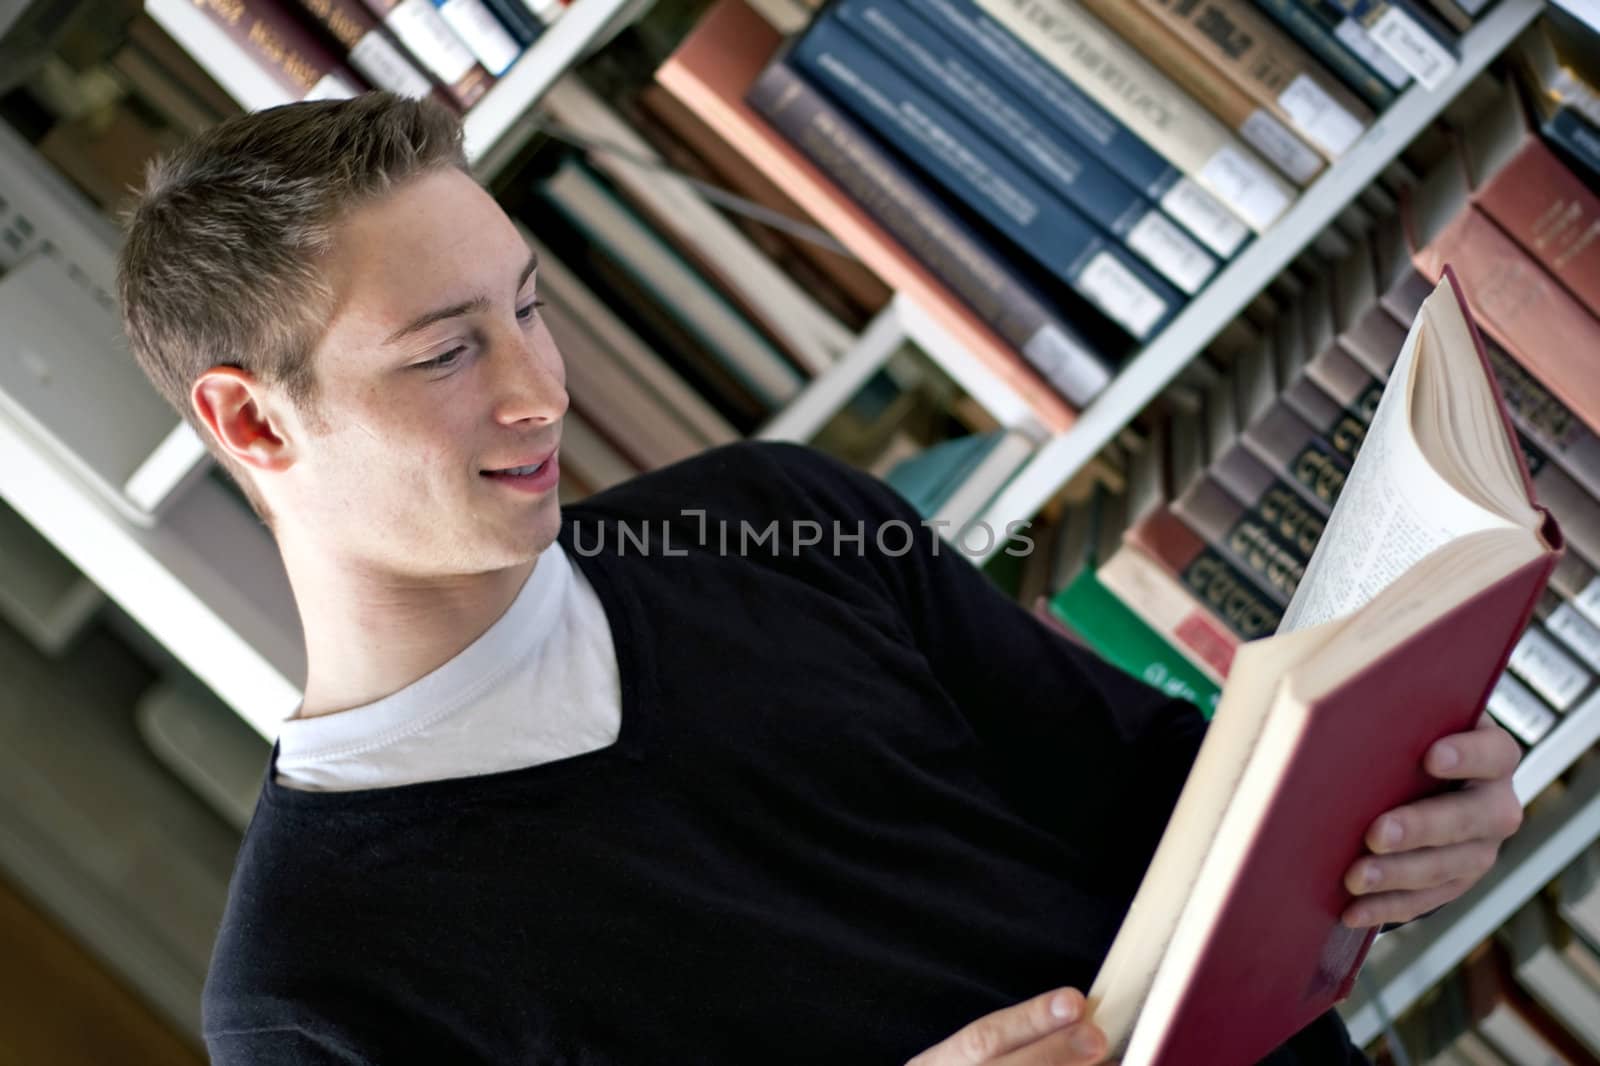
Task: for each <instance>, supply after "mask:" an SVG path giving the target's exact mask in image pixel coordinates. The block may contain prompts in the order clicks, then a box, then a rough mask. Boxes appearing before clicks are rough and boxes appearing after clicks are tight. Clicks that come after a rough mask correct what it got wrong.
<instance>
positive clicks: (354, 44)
mask: <svg viewBox="0 0 1600 1066" xmlns="http://www.w3.org/2000/svg"><path fill="white" fill-rule="evenodd" d="M300 6H301V7H302V8H303V9H304V10H305V11H306V12H307V14H309V15H310V16H311V17H312V18H314V19H315V20H316V21H317V22H318V24H320V25H321V26H323V27H324V28H325V29H326V30H327V31H328V33H329V34H330V35H332V37H333V38H334V40H336V41H338V42H339V43H340V44H342V45H344V47H345V49H346V50H347V51H348V53H349V59H350V65H351V66H352V67H354V68H355V69H356V72H357V73H359V74H360V75H361V76H362V77H363V78H366V79H367V81H369V82H371V83H372V85H373V87H374V88H378V89H387V90H389V91H390V92H392V93H396V94H398V95H400V96H410V97H414V98H416V99H421V98H422V97H424V96H427V95H428V94H430V93H431V92H433V83H432V82H430V81H429V80H428V78H427V75H425V74H423V73H422V71H420V70H418V69H417V68H416V66H415V65H414V64H413V63H412V62H411V60H410V59H409V58H407V56H406V54H405V52H403V51H401V49H400V47H399V46H398V45H396V44H395V43H394V42H393V41H391V40H390V39H389V37H388V36H387V35H386V34H385V33H384V32H383V30H382V29H380V28H379V26H378V20H377V19H376V18H375V17H374V16H373V15H372V14H371V12H369V11H367V9H366V8H364V7H362V6H361V5H360V4H359V3H357V2H356V0H300Z"/></svg>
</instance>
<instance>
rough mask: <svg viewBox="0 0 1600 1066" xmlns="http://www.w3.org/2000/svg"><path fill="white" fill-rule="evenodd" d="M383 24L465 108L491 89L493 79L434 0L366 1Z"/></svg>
mask: <svg viewBox="0 0 1600 1066" xmlns="http://www.w3.org/2000/svg"><path fill="white" fill-rule="evenodd" d="M367 3H368V6H369V7H371V8H372V9H373V11H374V13H376V14H377V15H378V16H379V17H380V18H382V19H383V24H384V25H385V26H387V27H388V28H389V32H390V33H393V34H394V35H395V37H396V38H398V39H399V41H400V43H401V44H403V45H405V47H406V51H408V52H410V53H411V55H412V56H413V57H414V58H415V59H416V60H417V62H419V63H421V64H422V65H423V67H425V68H426V69H427V70H428V72H429V73H431V74H432V75H433V76H434V77H436V78H438V79H439V81H440V83H441V84H443V85H445V86H447V87H449V88H450V90H451V95H452V96H454V97H455V99H456V102H457V103H459V104H461V105H462V106H463V107H471V106H472V105H473V104H474V103H476V102H477V101H478V100H479V99H480V98H482V96H483V94H484V93H485V92H487V91H488V88H489V83H490V81H491V80H492V79H491V78H490V75H489V72H488V71H487V70H484V69H483V68H482V67H481V66H480V65H479V64H478V61H477V59H475V58H474V57H473V55H472V52H471V51H470V50H469V49H468V48H467V46H466V45H464V44H462V43H461V38H459V37H457V36H456V35H455V31H453V30H451V29H450V27H449V26H448V25H447V24H446V23H445V21H444V16H442V15H440V14H439V9H438V8H436V7H434V6H433V0H400V2H399V3H397V4H390V3H389V2H388V0H367Z"/></svg>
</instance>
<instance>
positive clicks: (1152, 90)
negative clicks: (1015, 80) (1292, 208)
mask: <svg viewBox="0 0 1600 1066" xmlns="http://www.w3.org/2000/svg"><path fill="white" fill-rule="evenodd" d="M977 2H978V3H979V6H981V7H982V8H983V10H984V11H986V12H988V13H989V14H990V15H992V16H993V17H994V18H995V19H996V20H997V21H999V22H1000V23H1001V24H1002V25H1004V26H1006V27H1007V28H1009V29H1010V30H1011V31H1012V32H1013V33H1015V34H1017V36H1018V37H1020V38H1021V39H1022V40H1024V41H1025V42H1026V43H1027V44H1028V45H1029V46H1030V47H1032V48H1033V49H1034V50H1035V51H1037V52H1038V53H1039V54H1040V55H1042V56H1044V57H1045V58H1046V59H1047V60H1048V61H1049V62H1051V63H1053V64H1054V65H1055V66H1056V68H1057V69H1058V70H1060V71H1061V72H1062V73H1063V74H1064V75H1066V76H1067V77H1068V78H1071V79H1073V80H1074V81H1076V82H1077V83H1078V85H1079V87H1080V88H1082V89H1083V90H1084V91H1085V92H1087V93H1088V94H1089V95H1090V96H1091V97H1092V98H1093V99H1094V100H1095V101H1096V102H1097V103H1099V104H1100V106H1101V107H1104V108H1105V109H1106V110H1107V111H1109V112H1111V114H1112V115H1114V116H1115V117H1116V118H1117V119H1118V120H1119V121H1121V122H1123V123H1124V124H1125V125H1126V126H1127V127H1128V128H1129V129H1130V130H1132V131H1133V132H1134V134H1135V135H1136V136H1138V137H1139V138H1140V139H1142V140H1143V141H1145V143H1147V144H1149V145H1150V146H1151V147H1152V148H1154V149H1156V151H1158V152H1160V153H1161V154H1162V155H1164V156H1166V157H1167V158H1168V159H1169V160H1170V161H1171V162H1172V163H1173V164H1174V165H1175V166H1177V167H1178V168H1179V169H1180V170H1182V171H1183V172H1184V173H1185V174H1187V175H1189V176H1190V177H1192V178H1194V179H1195V180H1196V181H1197V182H1199V184H1200V185H1201V186H1202V187H1203V188H1205V189H1206V191H1208V192H1210V193H1211V194H1212V195H1214V196H1216V197H1217V199H1219V200H1221V201H1222V202H1223V203H1224V204H1225V205H1227V207H1228V209H1229V210H1231V211H1233V212H1234V213H1235V214H1236V215H1238V216H1239V218H1240V219H1241V220H1242V221H1243V222H1244V223H1245V224H1246V225H1248V226H1250V228H1251V229H1253V230H1255V231H1256V232H1258V233H1259V232H1262V231H1264V230H1265V229H1266V228H1267V227H1268V226H1270V225H1271V224H1272V223H1273V222H1274V221H1276V220H1277V219H1278V217H1279V216H1280V215H1282V214H1283V212H1284V211H1286V210H1288V207H1289V205H1290V203H1292V202H1293V201H1294V198H1295V189H1294V187H1293V186H1292V185H1290V184H1289V182H1288V181H1287V180H1285V179H1284V178H1282V177H1279V176H1278V174H1277V172H1276V171H1274V170H1272V169H1271V168H1270V167H1269V166H1268V165H1267V164H1266V163H1264V162H1263V161H1262V160H1261V158H1260V157H1259V156H1257V155H1256V154H1255V153H1254V152H1253V151H1251V150H1250V149H1248V148H1246V147H1245V146H1244V145H1243V144H1242V143H1241V142H1240V141H1239V140H1238V138H1236V137H1234V136H1233V134H1232V133H1230V132H1229V131H1228V129H1227V128H1226V127H1225V126H1223V125H1222V123H1221V122H1220V121H1218V120H1217V119H1216V118H1214V117H1213V116H1212V115H1211V114H1210V112H1208V111H1206V110H1205V109H1204V108H1203V107H1201V106H1200V105H1199V104H1198V103H1196V102H1195V101H1194V100H1193V99H1192V98H1191V97H1190V96H1189V95H1188V94H1187V93H1185V92H1183V91H1182V90H1181V89H1179V88H1178V87H1177V86H1176V85H1174V84H1173V83H1172V81H1171V80H1170V79H1169V78H1167V77H1166V76H1165V75H1164V74H1162V73H1161V72H1160V71H1159V70H1157V69H1156V68H1155V67H1154V66H1153V65H1151V64H1150V63H1149V62H1148V61H1147V60H1145V59H1144V57H1142V56H1141V55H1139V54H1138V53H1137V52H1136V51H1134V50H1133V48H1132V47H1131V46H1129V45H1127V44H1126V43H1124V42H1123V41H1122V40H1121V39H1120V38H1118V37H1117V35H1116V34H1114V33H1112V32H1111V31H1110V30H1108V29H1107V28H1106V27H1105V26H1103V25H1102V24H1101V23H1100V22H1098V21H1097V20H1096V19H1094V18H1093V17H1091V16H1090V15H1089V14H1088V13H1087V12H1085V11H1084V10H1083V9H1082V8H1081V7H1078V6H1077V5H1075V4H1072V3H1070V2H1068V0H977Z"/></svg>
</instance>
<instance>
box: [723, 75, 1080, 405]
mask: <svg viewBox="0 0 1600 1066" xmlns="http://www.w3.org/2000/svg"><path fill="white" fill-rule="evenodd" d="M747 100H748V102H749V104H750V106H751V107H752V108H754V109H755V110H756V111H757V112H759V113H760V114H761V115H762V116H763V117H765V118H766V119H767V121H768V122H770V123H772V126H773V128H774V129H776V130H777V131H778V132H779V133H780V134H782V135H783V136H784V137H785V138H787V139H788V140H789V141H790V142H791V143H792V144H794V145H795V147H796V148H798V149H799V150H800V151H801V152H802V153H804V154H805V156H806V157H807V158H808V159H810V160H811V161H812V162H813V163H815V164H816V166H817V167H818V168H819V169H821V170H822V171H823V173H825V174H826V175H827V176H828V177H829V178H831V179H832V180H833V181H835V182H837V183H838V184H839V186H840V188H842V189H843V190H844V191H845V192H846V193H847V194H849V195H850V196H851V197H852V198H853V199H854V200H855V201H856V202H857V203H859V204H860V205H861V206H862V208H863V209H864V210H866V211H867V213H868V214H870V215H871V216H872V217H873V219H874V220H876V221H877V222H878V224H879V225H881V226H883V228H884V229H885V230H887V231H888V232H889V233H890V235H892V236H893V237H895V238H896V239H897V240H899V241H900V242H901V243H903V244H904V245H905V247H906V249H907V250H908V251H910V252H911V254H912V255H914V256H916V257H917V259H918V260H920V261H921V262H923V263H925V264H926V265H927V267H928V269H929V270H931V271H932V272H933V273H934V274H935V275H937V276H938V278H939V279H940V280H941V281H943V282H944V283H945V284H946V285H948V286H949V287H950V289H951V291H952V292H954V293H955V294H956V295H957V296H958V297H959V298H960V299H962V300H963V301H965V302H966V303H967V304H968V305H969V306H970V307H972V309H973V310H974V311H975V312H976V313H977V315H978V317H979V318H980V319H982V320H983V321H984V323H985V324H987V325H988V326H989V328H991V329H993V330H994V331H995V332H996V333H997V334H998V335H999V336H1000V338H1001V339H1002V340H1004V341H1005V342H1006V343H1008V344H1010V345H1011V346H1012V347H1013V348H1015V349H1016V350H1017V351H1018V352H1019V353H1020V354H1021V355H1022V357H1023V358H1024V359H1026V360H1027V361H1028V363H1029V364H1030V365H1032V366H1033V367H1034V368H1035V369H1036V370H1038V372H1039V373H1040V374H1041V375H1042V376H1043V377H1044V379H1045V380H1046V381H1048V382H1049V383H1050V384H1051V385H1052V386H1053V387H1054V388H1055V389H1057V390H1058V391H1059V392H1060V393H1061V394H1062V395H1063V396H1065V397H1066V398H1067V399H1068V400H1069V401H1071V402H1072V403H1074V404H1078V405H1080V406H1082V405H1084V404H1087V403H1088V402H1089V400H1091V399H1092V398H1093V397H1094V396H1095V395H1096V394H1097V393H1098V392H1099V391H1100V390H1101V389H1102V388H1104V387H1105V386H1106V384H1107V383H1108V382H1109V381H1110V380H1111V371H1110V368H1109V367H1108V366H1107V364H1106V362H1105V361H1104V360H1103V359H1102V358H1101V357H1100V356H1099V355H1098V354H1097V353H1095V352H1094V350H1093V349H1092V348H1090V347H1089V345H1088V344H1087V343H1086V342H1085V341H1084V340H1083V339H1082V337H1081V336H1079V334H1078V332H1077V331H1076V330H1075V329H1074V328H1073V327H1071V326H1070V325H1068V324H1067V323H1066V322H1064V321H1062V320H1060V319H1059V318H1057V317H1056V316H1055V314H1054V312H1053V311H1052V310H1051V309H1050V308H1049V307H1048V305H1046V304H1045V302H1044V301H1043V300H1042V299H1040V298H1039V297H1038V296H1036V295H1035V294H1034V293H1033V291H1032V288H1031V287H1030V286H1029V285H1027V284H1026V283H1025V282H1024V281H1022V280H1021V279H1020V278H1019V277H1018V276H1017V274H1016V272H1015V271H1014V270H1012V269H1011V268H1010V267H1009V266H1008V265H1007V264H1006V263H1005V262H1004V261H1002V260H1001V259H1000V258H999V257H997V256H996V255H994V254H993V253H992V252H991V251H989V249H988V248H987V247H986V246H985V245H984V243H983V242H982V241H981V240H979V239H978V238H977V237H976V236H975V235H974V234H973V233H972V231H971V230H970V229H969V228H968V227H967V226H966V224H965V223H963V222H961V221H960V220H958V219H957V218H956V217H955V216H954V215H953V214H952V213H951V212H950V211H949V210H948V209H947V208H945V207H944V206H943V205H942V204H941V203H940V202H939V200H938V199H937V198H936V197H935V196H934V195H933V194H932V193H930V192H928V191H927V190H926V189H924V188H923V186H922V185H921V184H920V183H919V182H918V181H917V180H916V179H915V178H913V177H912V176H911V175H910V174H909V173H908V172H907V171H906V169H905V168H904V167H903V166H901V165H900V164H899V163H898V162H897V161H896V160H894V159H893V158H892V157H891V156H890V155H889V154H888V153H887V152H886V151H885V150H884V149H882V148H880V147H879V146H878V145H877V144H876V143H875V142H874V141H873V140H872V138H870V137H868V136H867V135H866V134H865V132H863V131H862V130H861V129H859V128H858V127H856V126H855V125H854V124H853V123H852V122H850V121H849V120H848V119H847V118H846V117H845V116H844V115H843V114H842V113H841V112H840V110H839V109H838V108H837V107H835V106H834V105H833V104H832V103H830V102H829V101H828V100H826V99H825V98H824V97H823V96H822V94H821V93H819V92H818V91H817V90H816V89H814V88H812V87H811V86H810V85H809V84H808V83H807V82H805V81H804V80H803V79H802V78H801V77H800V76H799V75H798V74H796V73H795V72H794V71H793V70H791V69H790V68H789V67H788V65H787V64H785V63H782V62H776V63H772V64H769V65H768V67H767V69H766V70H765V71H764V72H763V73H762V75H761V76H760V78H758V79H757V80H756V82H755V83H754V84H753V85H752V86H751V88H750V92H749V95H748V97H747Z"/></svg>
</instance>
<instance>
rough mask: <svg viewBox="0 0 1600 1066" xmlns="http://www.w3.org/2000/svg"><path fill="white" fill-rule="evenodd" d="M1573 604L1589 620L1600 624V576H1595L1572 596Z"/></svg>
mask: <svg viewBox="0 0 1600 1066" xmlns="http://www.w3.org/2000/svg"><path fill="white" fill-rule="evenodd" d="M1572 605H1573V606H1574V607H1576V608H1577V609H1578V611H1579V612H1580V613H1581V614H1582V615H1583V616H1584V617H1585V618H1587V619H1588V620H1589V621H1591V622H1593V623H1594V624H1595V625H1597V626H1600V577H1597V578H1594V579H1593V580H1591V581H1590V582H1589V583H1588V584H1587V585H1585V586H1583V589H1582V590H1581V591H1579V593H1578V594H1577V595H1576V596H1574V597H1572Z"/></svg>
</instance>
